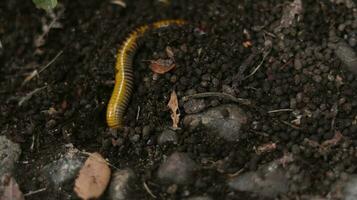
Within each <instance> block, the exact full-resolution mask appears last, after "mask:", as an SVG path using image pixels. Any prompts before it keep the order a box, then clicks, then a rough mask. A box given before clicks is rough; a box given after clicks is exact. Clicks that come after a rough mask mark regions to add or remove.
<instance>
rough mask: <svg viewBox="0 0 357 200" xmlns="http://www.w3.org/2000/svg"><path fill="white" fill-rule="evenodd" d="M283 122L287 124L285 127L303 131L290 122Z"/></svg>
mask: <svg viewBox="0 0 357 200" xmlns="http://www.w3.org/2000/svg"><path fill="white" fill-rule="evenodd" d="M281 122H282V123H283V124H285V125H288V126H290V127H291V128H293V129H296V130H301V128H300V127H297V126H295V125H293V124H291V123H289V122H287V121H284V120H281Z"/></svg>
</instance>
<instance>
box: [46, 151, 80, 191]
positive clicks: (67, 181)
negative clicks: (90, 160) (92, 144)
mask: <svg viewBox="0 0 357 200" xmlns="http://www.w3.org/2000/svg"><path fill="white" fill-rule="evenodd" d="M85 159H86V158H85V156H83V155H80V154H79V153H73V152H66V153H64V154H62V155H60V158H59V159H57V160H54V161H52V162H50V163H48V164H47V165H45V166H44V167H43V169H42V173H43V175H44V177H46V178H47V180H48V181H49V182H50V184H51V186H52V187H53V188H54V189H59V190H61V189H62V188H66V189H69V188H71V185H72V184H73V181H74V179H75V178H76V176H77V174H78V172H79V170H80V169H81V167H82V165H83V164H84V161H85Z"/></svg>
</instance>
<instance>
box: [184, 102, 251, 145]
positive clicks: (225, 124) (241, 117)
mask: <svg viewBox="0 0 357 200" xmlns="http://www.w3.org/2000/svg"><path fill="white" fill-rule="evenodd" d="M247 122H248V116H247V114H246V113H245V112H244V111H243V110H242V109H241V108H240V107H239V106H238V105H233V104H225V105H221V106H217V107H214V108H211V109H209V110H207V111H205V112H203V113H199V114H193V115H187V116H186V117H185V118H184V122H183V123H184V125H185V126H187V127H188V128H190V129H195V128H197V127H198V126H199V125H202V126H203V127H205V128H207V130H208V131H209V132H210V133H213V134H217V135H218V136H220V137H222V138H224V139H226V140H227V141H236V140H238V139H239V138H240V137H241V135H242V134H243V133H242V131H241V128H242V127H243V126H244V125H245V124H247Z"/></svg>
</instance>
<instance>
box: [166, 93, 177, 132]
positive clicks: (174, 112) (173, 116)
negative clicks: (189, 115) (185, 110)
mask: <svg viewBox="0 0 357 200" xmlns="http://www.w3.org/2000/svg"><path fill="white" fill-rule="evenodd" d="M167 106H168V107H169V108H170V110H171V119H172V127H173V128H178V123H179V122H180V113H179V110H178V100H177V95H176V92H175V90H173V91H172V92H171V96H170V101H169V103H168V104H167Z"/></svg>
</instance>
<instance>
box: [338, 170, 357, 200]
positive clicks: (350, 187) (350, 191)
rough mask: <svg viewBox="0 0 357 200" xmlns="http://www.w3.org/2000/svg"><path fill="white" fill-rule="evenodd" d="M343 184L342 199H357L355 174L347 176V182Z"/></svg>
mask: <svg viewBox="0 0 357 200" xmlns="http://www.w3.org/2000/svg"><path fill="white" fill-rule="evenodd" d="M341 185H344V186H343V190H342V191H343V198H342V199H343V200H355V199H357V175H356V174H352V175H350V176H349V177H348V180H347V182H345V183H344V184H343V183H342V184H341Z"/></svg>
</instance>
